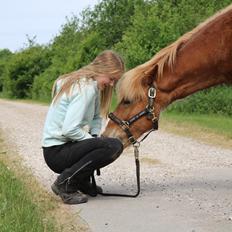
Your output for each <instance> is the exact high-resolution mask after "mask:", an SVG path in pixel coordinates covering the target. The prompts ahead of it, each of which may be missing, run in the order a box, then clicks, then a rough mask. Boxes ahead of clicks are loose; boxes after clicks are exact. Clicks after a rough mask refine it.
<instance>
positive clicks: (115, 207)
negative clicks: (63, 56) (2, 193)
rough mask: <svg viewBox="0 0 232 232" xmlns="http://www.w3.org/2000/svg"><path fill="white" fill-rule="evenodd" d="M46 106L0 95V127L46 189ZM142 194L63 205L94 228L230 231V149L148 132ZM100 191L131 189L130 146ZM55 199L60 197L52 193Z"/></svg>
mask: <svg viewBox="0 0 232 232" xmlns="http://www.w3.org/2000/svg"><path fill="white" fill-rule="evenodd" d="M47 109H48V107H47V106H42V105H37V104H33V105H32V104H27V103H19V102H17V103H16V102H13V101H6V100H0V129H1V131H2V132H3V135H4V138H5V139H6V140H7V141H10V142H11V143H12V145H13V147H14V148H15V149H16V151H17V152H18V153H19V154H20V155H21V156H22V157H23V161H24V165H25V166H26V167H27V168H29V169H31V170H32V172H33V173H34V175H35V176H36V178H37V179H38V181H40V182H41V183H42V184H43V185H44V186H45V188H46V189H48V191H50V185H51V183H52V182H53V181H54V179H55V178H56V174H54V173H53V172H52V171H50V170H49V169H48V168H47V166H46V165H45V163H44V160H43V156H42V150H41V145H40V142H41V136H42V128H43V124H44V120H45V116H46V112H47ZM140 158H141V191H142V193H141V195H140V196H139V197H138V198H136V199H127V198H116V197H102V196H99V197H97V198H90V199H89V202H88V203H87V204H83V205H76V206H68V207H70V210H72V211H73V213H79V215H80V216H81V217H82V218H83V219H84V221H85V222H86V223H88V225H89V227H90V230H91V231H93V232H105V231H107V232H119V231H120V232H131V231H133V232H143V231H144V232H153V231H156V232H168V231H171V232H175V231H176V232H187V231H189V232H201V231H204V232H205V231H207V232H219V231H220V232H224V231H225V232H230V231H232V150H226V149H220V148H217V147H213V146H209V145H205V144H203V143H200V142H197V141H195V140H192V139H189V138H184V137H180V136H176V135H173V134H168V133H165V132H163V131H162V130H160V131H158V132H154V133H153V134H151V135H150V136H149V138H148V139H146V141H144V142H143V144H142V145H141V149H140ZM97 182H98V183H99V184H100V185H102V186H103V188H104V190H105V191H110V192H112V191H113V192H128V191H129V192H130V191H135V189H136V186H135V183H136V180H135V167H134V158H133V150H132V149H131V148H129V149H127V150H126V151H124V153H123V155H122V156H121V157H120V158H119V159H118V160H116V161H115V162H114V163H113V164H111V165H110V166H108V167H106V168H104V169H102V175H101V177H97ZM57 200H58V201H59V199H58V198H57Z"/></svg>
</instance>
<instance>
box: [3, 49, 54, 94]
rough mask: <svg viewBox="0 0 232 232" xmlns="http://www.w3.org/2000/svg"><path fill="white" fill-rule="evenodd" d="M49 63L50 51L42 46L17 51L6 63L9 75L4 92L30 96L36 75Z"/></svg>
mask: <svg viewBox="0 0 232 232" xmlns="http://www.w3.org/2000/svg"><path fill="white" fill-rule="evenodd" d="M49 65H50V59H49V52H48V50H47V49H45V48H43V47H41V46H36V47H31V48H28V49H25V50H23V51H22V52H18V53H15V54H14V56H12V57H11V59H10V60H9V63H8V64H7V65H6V67H7V74H8V75H7V77H5V79H4V80H3V85H4V87H3V93H5V95H6V96H8V97H15V98H26V97H30V96H31V92H30V90H31V86H32V83H33V80H34V78H35V76H36V75H39V74H40V73H42V72H43V71H44V70H45V69H46V68H47V67H48V66H49Z"/></svg>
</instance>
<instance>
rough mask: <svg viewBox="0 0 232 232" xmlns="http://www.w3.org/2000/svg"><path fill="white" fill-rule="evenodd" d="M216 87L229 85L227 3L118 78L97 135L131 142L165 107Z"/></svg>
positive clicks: (231, 57) (231, 43)
mask: <svg viewBox="0 0 232 232" xmlns="http://www.w3.org/2000/svg"><path fill="white" fill-rule="evenodd" d="M221 84H232V5H229V6H228V7H226V8H225V9H223V10H221V11H219V12H217V13H216V14H215V15H213V16H211V17H210V18H209V19H208V20H206V21H205V22H202V23H201V24H199V25H198V26H197V27H196V28H194V29H193V30H192V31H190V32H187V33H186V34H184V35H183V36H181V37H180V38H179V39H178V40H176V41H175V42H173V43H172V44H170V45H169V46H167V47H165V48H163V49H162V50H160V51H159V52H158V53H157V54H155V55H154V56H153V57H152V58H151V59H150V60H149V61H147V62H146V63H144V64H141V65H139V66H137V67H135V68H133V69H131V70H129V71H128V72H126V73H125V74H124V75H123V77H122V78H121V80H120V81H119V83H118V90H117V94H118V99H119V104H118V106H117V107H116V110H115V111H114V112H113V114H110V115H109V117H110V119H112V120H109V122H108V124H107V126H106V128H105V131H104V132H103V136H107V137H114V138H118V139H120V140H121V141H122V143H123V145H124V147H126V146H128V145H130V144H131V143H132V144H133V143H136V142H137V139H138V138H139V137H140V136H141V135H142V134H143V133H145V132H147V131H149V130H150V129H152V128H155V129H157V123H158V120H159V116H160V112H161V111H163V110H164V109H165V108H166V107H167V106H168V105H170V104H171V103H173V102H174V101H176V100H178V99H182V98H185V97H187V96H189V95H191V94H193V93H195V92H197V91H200V90H203V89H206V88H209V87H212V86H216V85H221ZM147 95H149V97H147ZM128 138H129V139H128Z"/></svg>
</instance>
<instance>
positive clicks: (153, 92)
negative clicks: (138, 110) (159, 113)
mask: <svg viewBox="0 0 232 232" xmlns="http://www.w3.org/2000/svg"><path fill="white" fill-rule="evenodd" d="M148 97H149V98H155V97H156V89H155V88H154V87H150V88H149V89H148Z"/></svg>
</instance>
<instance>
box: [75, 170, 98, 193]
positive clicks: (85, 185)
mask: <svg viewBox="0 0 232 232" xmlns="http://www.w3.org/2000/svg"><path fill="white" fill-rule="evenodd" d="M91 177H92V182H91V181H90V176H89V177H86V178H83V179H82V180H80V181H79V183H78V185H77V186H78V189H79V190H80V191H81V192H83V193H85V194H88V195H89V196H91V197H96V196H97V194H98V193H102V192H103V190H102V188H101V187H100V186H97V185H96V182H95V179H94V176H93V174H92V175H91Z"/></svg>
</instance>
